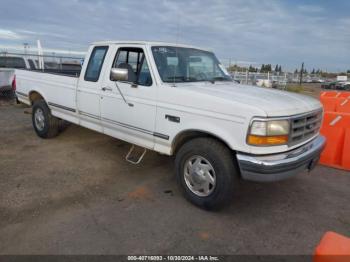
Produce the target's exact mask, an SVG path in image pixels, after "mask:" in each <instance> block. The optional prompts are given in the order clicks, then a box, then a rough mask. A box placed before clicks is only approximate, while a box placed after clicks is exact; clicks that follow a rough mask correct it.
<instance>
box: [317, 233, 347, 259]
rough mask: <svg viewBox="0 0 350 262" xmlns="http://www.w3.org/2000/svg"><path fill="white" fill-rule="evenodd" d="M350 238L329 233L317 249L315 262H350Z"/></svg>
mask: <svg viewBox="0 0 350 262" xmlns="http://www.w3.org/2000/svg"><path fill="white" fill-rule="evenodd" d="M349 261H350V238H347V237H344V236H342V235H339V234H337V233H334V232H331V231H329V232H327V233H326V234H325V235H324V236H323V237H322V239H321V242H320V243H319V244H318V246H317V247H316V249H315V253H314V258H313V262H349Z"/></svg>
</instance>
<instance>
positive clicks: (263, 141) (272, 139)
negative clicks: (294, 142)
mask: <svg viewBox="0 0 350 262" xmlns="http://www.w3.org/2000/svg"><path fill="white" fill-rule="evenodd" d="M248 143H249V144H250V145H255V146H269V145H283V144H287V143H288V136H287V135H283V136H254V135H250V136H248Z"/></svg>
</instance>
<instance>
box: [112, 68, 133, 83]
mask: <svg viewBox="0 0 350 262" xmlns="http://www.w3.org/2000/svg"><path fill="white" fill-rule="evenodd" d="M128 76H129V72H128V69H126V68H112V69H111V73H110V79H111V80H112V81H127V80H128Z"/></svg>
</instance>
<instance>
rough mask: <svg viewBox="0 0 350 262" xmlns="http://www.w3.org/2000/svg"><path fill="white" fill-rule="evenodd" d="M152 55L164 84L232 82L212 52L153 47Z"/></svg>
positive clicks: (173, 47)
mask: <svg viewBox="0 0 350 262" xmlns="http://www.w3.org/2000/svg"><path fill="white" fill-rule="evenodd" d="M152 53H153V56H154V60H155V62H156V65H157V69H158V72H159V75H160V77H161V78H162V81H163V82H167V83H174V82H176V83H179V82H199V81H211V82H214V81H232V78H231V76H230V75H229V74H228V73H227V71H226V69H225V68H224V67H223V66H222V65H221V64H220V62H219V61H218V59H217V58H216V57H215V55H214V54H213V53H211V52H207V51H204V50H199V49H194V48H184V47H175V46H153V47H152Z"/></svg>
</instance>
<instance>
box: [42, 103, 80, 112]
mask: <svg viewBox="0 0 350 262" xmlns="http://www.w3.org/2000/svg"><path fill="white" fill-rule="evenodd" d="M47 104H48V105H49V106H53V107H57V108H61V109H64V110H67V111H70V112H75V109H74V108H70V107H66V106H61V105H58V104H55V103H51V102H48V103H47Z"/></svg>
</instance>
